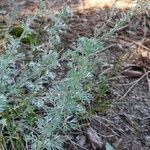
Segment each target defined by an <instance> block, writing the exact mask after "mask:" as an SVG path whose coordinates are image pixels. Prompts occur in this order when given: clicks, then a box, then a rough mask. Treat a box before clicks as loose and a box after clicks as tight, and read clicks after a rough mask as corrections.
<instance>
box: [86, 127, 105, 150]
mask: <svg viewBox="0 0 150 150" xmlns="http://www.w3.org/2000/svg"><path fill="white" fill-rule="evenodd" d="M87 137H88V140H89V142H90V143H91V145H92V147H93V149H95V150H96V149H97V150H100V149H101V148H102V146H103V143H102V139H101V137H100V136H98V134H97V132H96V131H95V130H94V129H93V128H91V127H89V128H88V129H87Z"/></svg>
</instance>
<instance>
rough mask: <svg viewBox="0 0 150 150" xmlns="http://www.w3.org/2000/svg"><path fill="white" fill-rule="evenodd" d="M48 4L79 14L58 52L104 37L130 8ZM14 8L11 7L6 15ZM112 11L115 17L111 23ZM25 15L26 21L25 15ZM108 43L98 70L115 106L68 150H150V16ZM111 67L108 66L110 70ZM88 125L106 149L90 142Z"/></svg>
mask: <svg viewBox="0 0 150 150" xmlns="http://www.w3.org/2000/svg"><path fill="white" fill-rule="evenodd" d="M5 2H6V0H5ZM46 2H48V4H49V9H50V8H51V9H53V10H55V11H56V10H60V8H62V7H63V6H64V5H65V4H67V5H69V6H70V7H71V8H72V9H73V11H74V15H73V16H72V17H70V18H68V19H66V24H67V29H66V31H65V32H63V33H60V37H61V45H60V47H59V49H58V52H59V53H60V52H61V53H63V52H64V51H66V50H67V49H73V50H75V48H76V42H77V39H78V38H79V37H81V36H86V37H92V36H97V37H99V38H101V37H102V36H103V34H104V33H105V32H108V31H109V30H111V29H112V28H113V27H114V25H115V24H116V23H117V22H118V20H119V19H120V18H122V17H123V16H124V15H125V14H127V12H128V9H126V10H121V9H119V8H116V9H114V10H113V9H112V8H108V7H105V8H96V9H94V8H92V9H90V8H88V9H86V10H82V11H80V10H79V9H77V8H78V5H79V1H77V0H76V1H75V0H74V1H71V0H57V1H51V0H49V1H46ZM36 3H37V1H34V2H33V0H26V1H23V2H21V3H20V4H19V5H20V6H21V7H19V10H18V12H19V11H21V12H23V11H22V10H23V9H25V10H26V9H27V10H30V11H29V13H30V12H32V11H35V10H36V9H37V6H36ZM3 4H4V3H3ZM6 4H8V3H6ZM7 8H8V7H7ZM9 8H10V9H11V7H9ZM10 9H8V10H7V9H6V12H7V11H9V10H10ZM112 12H113V16H112V17H113V18H112V19H110V21H109V22H107V21H108V19H109V16H110V15H111V14H112ZM20 14H21V17H23V16H24V15H25V14H24V13H20ZM102 27H104V28H103V30H101V31H102V32H99V30H98V29H100V28H102ZM96 30H97V32H95V31H96ZM103 42H104V49H103V50H102V51H100V52H99V53H98V54H97V55H98V56H99V59H101V60H102V61H103V64H102V65H100V66H98V68H97V70H96V71H95V72H96V74H97V75H98V74H104V75H105V76H106V78H107V84H108V87H109V94H108V95H106V96H105V98H104V100H107V99H109V100H110V99H111V107H109V109H108V110H107V112H105V113H102V112H101V111H100V110H99V111H98V112H95V113H94V114H92V115H91V117H90V118H89V120H88V122H87V124H88V125H87V126H86V127H84V128H83V129H82V130H81V131H78V132H77V131H76V132H75V133H72V134H70V136H71V138H70V139H71V140H69V141H72V142H68V143H67V144H66V148H64V149H68V150H69V149H79V150H80V149H81V150H85V149H87V150H92V149H105V148H104V147H105V145H106V143H109V144H111V145H112V147H114V149H115V150H148V149H150V117H149V116H150V75H149V74H150V52H149V51H150V12H149V11H147V12H145V13H143V14H135V15H134V16H132V17H131V18H130V19H128V20H127V21H126V22H125V23H124V24H123V26H121V27H120V28H119V29H117V31H116V32H115V33H113V34H112V35H110V36H109V37H108V38H107V39H105V40H104V41H103ZM104 66H105V67H104ZM110 66H111V67H110ZM106 68H107V69H108V68H109V69H108V71H107V70H106ZM110 97H111V98H110ZM89 127H92V129H93V130H94V131H95V133H93V132H94V131H93V130H92V134H93V135H92V136H95V134H96V136H98V137H100V139H101V141H99V143H98V144H99V145H101V146H99V147H97V145H94V144H93V141H92V140H91V138H89V133H88V129H89Z"/></svg>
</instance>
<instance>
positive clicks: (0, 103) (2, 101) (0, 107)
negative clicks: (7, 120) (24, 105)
mask: <svg viewBox="0 0 150 150" xmlns="http://www.w3.org/2000/svg"><path fill="white" fill-rule="evenodd" d="M6 104H7V99H6V97H5V96H4V95H2V94H1V95H0V113H1V112H3V111H4V110H5V107H6Z"/></svg>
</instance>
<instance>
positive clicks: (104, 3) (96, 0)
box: [78, 0, 135, 11]
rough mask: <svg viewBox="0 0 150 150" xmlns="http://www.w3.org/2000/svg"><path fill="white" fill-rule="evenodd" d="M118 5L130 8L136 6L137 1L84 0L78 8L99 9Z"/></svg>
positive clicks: (80, 9) (121, 7)
mask: <svg viewBox="0 0 150 150" xmlns="http://www.w3.org/2000/svg"><path fill="white" fill-rule="evenodd" d="M113 5H114V6H116V7H117V8H119V9H129V8H131V7H134V6H135V3H134V2H133V1H132V0H118V1H116V0H84V1H81V2H80V4H79V6H78V10H79V11H83V10H88V9H97V8H106V7H107V8H111V7H112V6H113Z"/></svg>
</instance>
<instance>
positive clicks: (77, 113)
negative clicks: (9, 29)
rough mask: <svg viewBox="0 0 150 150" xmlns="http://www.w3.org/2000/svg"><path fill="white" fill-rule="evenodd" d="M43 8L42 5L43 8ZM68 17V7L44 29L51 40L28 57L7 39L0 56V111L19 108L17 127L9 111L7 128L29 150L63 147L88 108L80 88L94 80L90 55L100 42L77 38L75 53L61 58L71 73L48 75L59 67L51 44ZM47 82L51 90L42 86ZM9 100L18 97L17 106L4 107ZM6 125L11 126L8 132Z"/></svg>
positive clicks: (85, 94) (26, 27) (88, 99)
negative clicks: (68, 132)
mask: <svg viewBox="0 0 150 150" xmlns="http://www.w3.org/2000/svg"><path fill="white" fill-rule="evenodd" d="M41 2H42V1H41ZM44 7H45V5H44V4H43V3H42V5H41V9H42V10H43V9H44ZM41 13H43V12H41ZM68 15H70V12H69V9H67V10H64V11H62V12H61V14H60V15H57V16H55V17H53V18H52V19H53V21H54V24H53V26H52V27H48V28H46V29H45V30H46V31H47V32H48V34H49V41H48V42H47V43H44V44H43V45H38V46H35V47H33V50H31V51H30V52H28V55H27V54H26V53H23V52H18V51H16V49H19V48H21V47H20V45H19V44H20V41H19V40H18V39H17V40H15V39H13V37H11V36H10V37H9V40H10V42H9V44H8V49H7V50H6V53H5V54H4V55H1V56H0V83H1V84H0V92H1V95H0V112H2V113H5V112H4V111H7V110H5V106H7V107H10V110H14V111H17V109H18V111H19V112H17V114H19V115H20V116H21V117H20V118H19V123H18V122H14V120H15V117H16V116H13V115H14V114H13V113H12V115H11V117H12V118H11V119H12V121H10V122H11V123H13V124H11V126H13V127H14V129H15V130H14V133H20V134H21V135H22V136H23V140H24V142H25V143H26V144H25V145H29V147H30V148H31V149H33V150H34V149H35V150H41V149H47V150H53V149H58V150H61V149H63V143H64V140H63V138H62V136H63V135H64V134H65V133H66V132H67V131H70V130H71V129H76V128H77V127H78V121H79V119H80V118H82V117H83V115H84V114H85V113H86V110H85V108H84V104H90V102H91V100H92V95H91V94H90V93H88V92H87V91H86V90H85V89H84V88H83V83H84V82H86V81H87V80H92V78H93V75H92V70H93V66H94V65H95V64H96V61H95V60H92V61H90V58H89V55H90V54H92V53H94V52H96V51H97V50H98V49H100V48H102V44H101V43H100V42H99V41H98V40H96V39H94V38H86V37H83V38H80V39H79V40H78V47H77V50H76V51H71V50H68V51H67V52H66V53H64V54H63V56H62V58H61V59H62V60H63V59H67V60H69V63H68V66H69V67H70V71H68V72H67V73H66V77H65V78H63V79H61V80H54V79H52V78H51V76H50V72H51V71H52V70H53V69H54V68H56V67H57V66H59V60H58V54H57V53H56V51H54V50H55V49H54V48H55V46H54V45H55V44H58V43H59V42H60V39H59V36H58V32H59V31H60V29H61V28H65V24H64V22H63V20H62V18H61V17H67V16H68ZM32 19H33V18H32V17H29V19H28V20H27V22H26V23H24V24H23V27H24V33H23V35H22V36H24V35H26V34H27V33H28V32H29V31H30V28H29V27H30V23H31V22H32ZM44 46H46V47H44ZM49 49H50V50H49ZM53 49H54V50H53ZM36 53H37V54H36ZM28 56H29V58H30V61H25V59H29V58H28ZM45 82H48V83H49V84H50V86H47V87H45V86H44V83H45ZM22 93H26V94H22ZM12 96H16V97H19V98H20V99H19V100H20V101H19V103H17V104H14V105H13V106H12V105H8V104H7V102H9V101H8V98H9V97H12ZM14 100H15V99H14ZM35 110H37V112H36V111H35ZM9 113H10V112H9ZM4 116H5V115H4ZM13 117H14V118H13ZM3 119H6V120H7V118H3ZM9 127H10V125H8V129H9ZM2 132H5V131H2ZM12 134H13V133H12ZM10 136H11V135H10ZM10 138H11V137H10Z"/></svg>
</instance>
